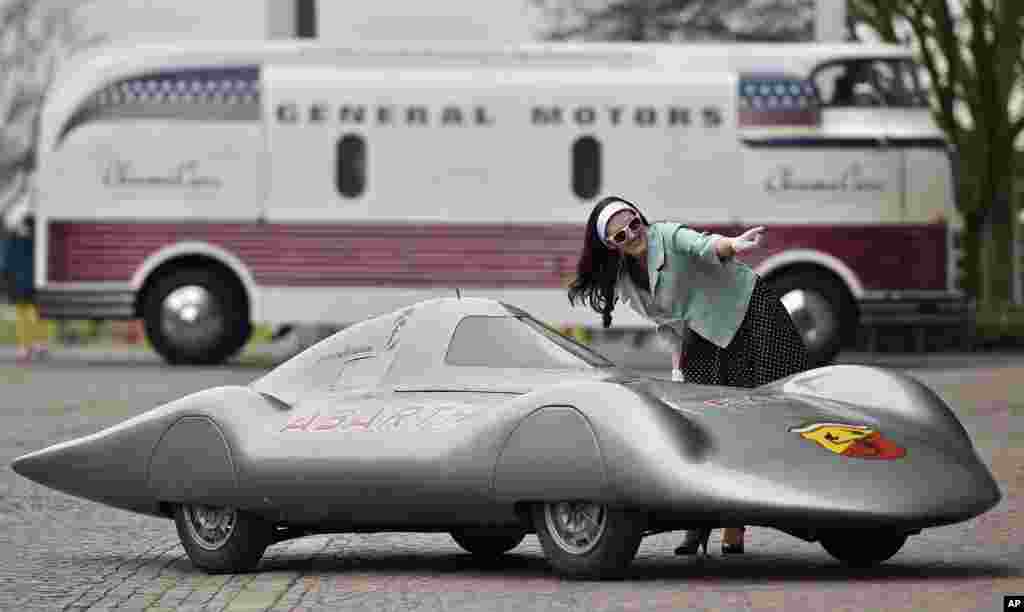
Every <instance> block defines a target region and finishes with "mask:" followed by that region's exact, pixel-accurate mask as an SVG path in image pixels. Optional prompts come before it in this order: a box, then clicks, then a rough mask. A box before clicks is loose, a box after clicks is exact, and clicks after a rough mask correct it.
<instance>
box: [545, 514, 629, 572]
mask: <svg viewBox="0 0 1024 612" xmlns="http://www.w3.org/2000/svg"><path fill="white" fill-rule="evenodd" d="M533 522H534V526H535V528H536V530H537V538H538V539H539V540H540V543H541V547H542V548H543V549H544V554H545V555H546V556H547V558H548V561H549V562H550V563H551V565H552V567H554V569H555V571H557V572H558V573H560V574H562V575H563V576H566V577H568V578H579V579H595V578H596V579H600V578H613V577H618V576H620V575H621V574H622V573H623V571H624V570H625V569H626V567H628V566H629V564H630V563H631V562H632V561H633V557H635V556H636V551H637V548H639V547H640V540H641V539H643V522H642V521H641V520H640V517H639V516H638V515H637V514H636V513H635V512H630V511H628V510H621V509H614V508H607V507H605V506H603V505H601V504H595V503H591V502H587V501H566V502H557V503H542V504H536V505H535V506H534V507H533Z"/></svg>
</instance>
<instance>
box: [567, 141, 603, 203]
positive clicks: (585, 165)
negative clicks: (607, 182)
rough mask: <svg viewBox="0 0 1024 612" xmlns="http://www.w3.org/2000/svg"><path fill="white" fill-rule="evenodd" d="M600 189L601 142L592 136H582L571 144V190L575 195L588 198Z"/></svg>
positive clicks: (595, 194)
mask: <svg viewBox="0 0 1024 612" xmlns="http://www.w3.org/2000/svg"><path fill="white" fill-rule="evenodd" d="M600 190H601V143H600V142H598V141H597V139H596V138H594V137H593V136H582V137H580V138H577V139H576V141H575V142H573V144H572V191H573V193H575V194H576V197H578V198H580V199H583V200H590V199H592V198H594V197H595V196H597V193H598V192H599V191H600Z"/></svg>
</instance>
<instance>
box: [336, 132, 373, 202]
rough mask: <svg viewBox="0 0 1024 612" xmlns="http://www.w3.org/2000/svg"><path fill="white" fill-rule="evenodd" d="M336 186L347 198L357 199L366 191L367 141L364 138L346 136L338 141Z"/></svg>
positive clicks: (351, 135) (354, 135)
mask: <svg viewBox="0 0 1024 612" xmlns="http://www.w3.org/2000/svg"><path fill="white" fill-rule="evenodd" d="M334 181H335V185H336V186H337V188H338V193H340V194H341V195H343V196H345V197H346V198H356V197H359V196H360V195H362V193H363V191H365V190H366V141H365V140H363V137H362V136H358V135H356V134H346V135H345V136H343V137H342V138H341V140H339V141H338V145H337V158H336V159H335V175H334Z"/></svg>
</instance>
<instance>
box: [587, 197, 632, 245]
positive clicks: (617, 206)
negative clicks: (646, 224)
mask: <svg viewBox="0 0 1024 612" xmlns="http://www.w3.org/2000/svg"><path fill="white" fill-rule="evenodd" d="M624 210H629V211H632V212H634V213H636V212H637V210H636V209H635V208H633V207H632V206H630V205H629V204H626V203H625V202H622V201H619V200H616V201H614V202H612V203H611V204H609V205H608V206H605V207H604V208H603V209H601V212H600V213H599V214H598V215H597V227H596V228H595V229H596V231H597V238H598V239H599V240H600V241H601V242H602V243H604V245H605V246H606V247H611V246H612V243H611V242H609V241H608V239H607V238H605V235H604V232H605V229H607V227H608V220H609V219H611V218H612V216H613V215H614V214H615V213H618V212H622V211H624Z"/></svg>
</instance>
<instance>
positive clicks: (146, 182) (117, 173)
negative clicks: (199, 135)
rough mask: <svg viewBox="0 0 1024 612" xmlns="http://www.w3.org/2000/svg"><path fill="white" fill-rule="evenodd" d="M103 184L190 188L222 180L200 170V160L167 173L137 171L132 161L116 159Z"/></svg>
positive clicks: (104, 175)
mask: <svg viewBox="0 0 1024 612" xmlns="http://www.w3.org/2000/svg"><path fill="white" fill-rule="evenodd" d="M103 184H104V185H106V186H107V187H185V188H190V189H201V188H216V187H220V186H221V184H222V181H221V180H220V179H219V178H217V177H215V176H207V175H204V174H202V173H201V172H200V171H199V162H198V161H195V160H192V161H185V162H181V163H180V164H178V165H177V166H175V167H174V168H172V169H171V170H169V171H168V172H167V174H159V175H153V174H139V173H136V171H135V169H134V168H133V166H132V164H131V162H126V161H121V160H114V161H111V162H110V163H109V164H108V165H107V169H106V170H105V171H104V173H103Z"/></svg>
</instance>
